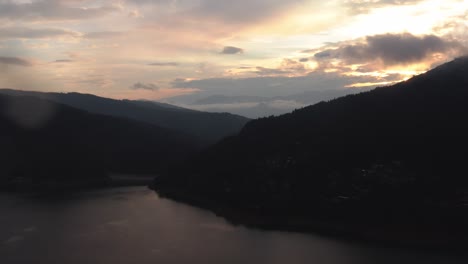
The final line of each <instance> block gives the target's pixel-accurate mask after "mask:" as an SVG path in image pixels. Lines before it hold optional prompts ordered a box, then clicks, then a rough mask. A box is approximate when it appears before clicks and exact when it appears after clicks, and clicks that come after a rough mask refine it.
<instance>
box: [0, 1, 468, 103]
mask: <svg viewBox="0 0 468 264" xmlns="http://www.w3.org/2000/svg"><path fill="white" fill-rule="evenodd" d="M467 16H468V1H467V0H464V1H460V0H446V1H442V0H410V1H364V0H347V1H315V0H307V1H280V0H277V1H263V0H253V1H249V2H248V3H247V2H244V1H236V2H232V1H212V0H202V1H193V0H181V1H172V0H163V1H140V0H125V1H114V0H104V1H94V0H82V1H76V0H32V1H18V0H12V1H0V22H1V23H0V25H1V26H0V87H5V88H13V89H23V90H36V91H59V92H72V91H76V92H83V93H92V94H97V95H101V96H106V97H112V98H130V99H149V100H153V99H154V100H158V99H170V98H171V97H173V96H177V95H183V94H197V93H199V92H200V91H205V92H208V93H207V94H228V95H262V96H267V97H272V96H277V95H284V94H288V93H291V94H292V93H297V92H304V91H308V90H327V89H342V88H346V87H361V86H377V85H384V84H390V83H393V82H396V81H401V80H405V79H407V78H409V77H411V76H413V75H415V74H418V73H421V72H424V71H426V70H428V69H430V68H432V67H434V66H435V65H438V64H440V63H443V62H445V61H447V60H450V59H452V58H454V57H458V56H460V55H463V54H466V53H467V39H468V38H467V37H468V36H467V32H468V24H467V21H468V19H467ZM407 51H411V54H412V55H411V57H410V56H407V55H406V52H407ZM397 75H398V76H397ZM25 76H27V78H25ZM276 77H278V78H287V81H285V82H282V83H281V85H283V86H281V85H280V86H281V87H280V88H278V87H277V86H275V87H276V88H275V89H264V90H263V91H256V92H249V89H247V88H246V89H242V87H246V86H248V85H251V83H246V82H247V80H249V81H252V82H253V81H258V82H264V81H265V80H268V79H271V78H276ZM340 78H341V80H340V81H338V82H335V81H324V80H322V79H326V80H334V79H340ZM212 79H219V80H221V81H224V82H230V83H232V84H233V85H232V86H231V88H229V89H230V90H229V91H228V92H227V90H226V89H224V90H222V89H220V90H216V88H213V87H211V86H210V85H208V84H207V83H210V82H211V81H210V80H212ZM252 79H254V80H252ZM304 79H307V81H304ZM221 83H222V82H221ZM275 83H278V81H277V80H275ZM336 83H339V84H340V85H337V84H336ZM137 84H139V85H137ZM208 86H209V87H208ZM236 87H238V88H236ZM291 87H293V88H291ZM294 87H295V88H294ZM289 89H291V90H290V92H288V90H289Z"/></svg>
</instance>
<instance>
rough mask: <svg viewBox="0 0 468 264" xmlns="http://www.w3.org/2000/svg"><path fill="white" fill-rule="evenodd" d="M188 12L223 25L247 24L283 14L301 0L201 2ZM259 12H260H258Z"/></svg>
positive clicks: (210, 0) (207, 0)
mask: <svg viewBox="0 0 468 264" xmlns="http://www.w3.org/2000/svg"><path fill="white" fill-rule="evenodd" d="M198 2H199V4H198V5H196V6H195V7H194V8H192V9H191V10H190V11H189V12H190V13H191V14H193V15H195V16H198V17H216V18H218V19H220V20H221V21H223V22H224V23H238V24H241V23H249V22H255V21H258V20H261V19H263V18H266V17H271V16H273V15H275V14H278V13H280V12H284V11H285V10H287V9H288V8H289V7H292V6H294V5H297V4H301V3H303V2H304V1H303V0H290V1H284V0H250V1H249V2H248V3H246V2H245V1H222V0H201V1H198ZM259 10H261V11H260V12H259Z"/></svg>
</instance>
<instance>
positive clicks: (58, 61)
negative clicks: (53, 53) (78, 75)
mask: <svg viewBox="0 0 468 264" xmlns="http://www.w3.org/2000/svg"><path fill="white" fill-rule="evenodd" d="M53 62H54V63H70V62H74V60H67V59H63V60H55V61H53Z"/></svg>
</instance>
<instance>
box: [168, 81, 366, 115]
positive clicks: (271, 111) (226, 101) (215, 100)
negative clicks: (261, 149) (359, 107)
mask: <svg viewBox="0 0 468 264" xmlns="http://www.w3.org/2000/svg"><path fill="white" fill-rule="evenodd" d="M367 90H368V89H367V88H359V89H357V88H353V89H340V90H338V89H337V90H326V91H320V90H318V91H305V92H302V93H297V94H292V95H288V96H274V97H260V96H226V95H211V96H205V97H202V98H198V97H200V96H202V95H196V96H194V95H185V96H179V97H174V98H170V100H171V102H181V103H182V105H185V106H186V107H188V108H193V109H197V110H202V111H207V112H228V113H232V114H236V115H241V116H246V117H248V118H260V117H267V116H271V115H281V114H286V113H289V112H292V111H293V110H295V109H299V108H303V107H305V106H309V105H312V104H315V103H318V102H321V101H324V100H331V99H335V98H338V97H341V96H345V95H348V94H353V93H358V92H362V91H367ZM201 94H203V93H201ZM192 97H193V98H194V99H193V100H192V101H190V100H188V98H192ZM184 102H185V103H184Z"/></svg>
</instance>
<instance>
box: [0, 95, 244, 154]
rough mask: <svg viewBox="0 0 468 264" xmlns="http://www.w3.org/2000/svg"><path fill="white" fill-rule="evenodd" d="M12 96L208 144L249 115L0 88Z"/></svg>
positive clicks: (232, 130)
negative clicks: (144, 125) (160, 129)
mask: <svg viewBox="0 0 468 264" xmlns="http://www.w3.org/2000/svg"><path fill="white" fill-rule="evenodd" d="M0 93H3V94H9V95H20V96H21V95H28V96H35V97H40V98H45V99H47V100H51V101H55V102H58V103H61V104H65V105H68V106H72V107H75V108H79V109H82V110H86V111H88V112H91V113H96V114H104V115H110V116H116V117H125V118H131V119H134V120H138V121H143V122H147V123H151V124H155V125H157V126H160V127H165V128H168V129H171V130H176V131H179V132H182V133H186V134H189V135H191V136H193V138H194V139H196V140H197V141H198V142H197V143H198V144H200V145H201V146H206V145H208V144H212V143H215V142H216V141H218V140H220V139H222V138H223V137H226V136H230V135H234V134H236V133H238V132H239V131H240V129H241V128H242V127H243V126H244V124H245V123H246V122H247V121H248V119H247V118H245V117H241V116H236V115H232V114H228V113H205V112H199V111H194V110H189V109H184V108H180V107H176V106H172V105H169V104H163V103H156V102H149V101H132V100H114V99H108V98H102V97H98V96H95V95H90V94H80V93H66V94H65V93H40V92H27V91H17V90H8V89H3V90H0Z"/></svg>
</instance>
